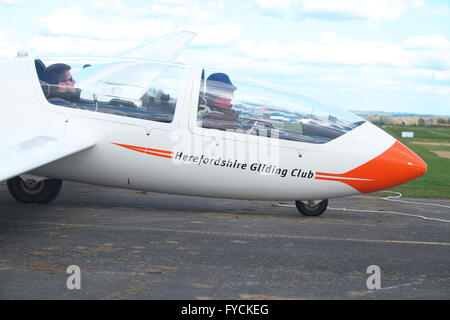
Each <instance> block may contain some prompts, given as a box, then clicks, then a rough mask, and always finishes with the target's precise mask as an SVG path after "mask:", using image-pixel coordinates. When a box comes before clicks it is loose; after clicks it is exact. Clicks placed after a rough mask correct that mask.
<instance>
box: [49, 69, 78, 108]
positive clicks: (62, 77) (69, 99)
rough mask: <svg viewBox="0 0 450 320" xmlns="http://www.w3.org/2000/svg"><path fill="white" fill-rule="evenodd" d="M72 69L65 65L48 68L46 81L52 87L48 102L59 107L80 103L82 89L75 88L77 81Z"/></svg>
mask: <svg viewBox="0 0 450 320" xmlns="http://www.w3.org/2000/svg"><path fill="white" fill-rule="evenodd" d="M70 70H71V67H70V66H69V65H67V64H64V63H55V64H52V65H50V66H48V67H47V69H46V71H45V75H44V80H45V82H47V83H48V84H50V85H51V90H50V92H51V93H50V94H49V96H48V97H47V98H48V101H49V102H51V103H53V104H57V105H71V104H72V103H78V102H80V92H81V90H80V89H76V88H75V83H76V81H75V80H74V79H73V77H72V74H71V73H70Z"/></svg>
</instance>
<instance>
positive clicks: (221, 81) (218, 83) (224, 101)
mask: <svg viewBox="0 0 450 320" xmlns="http://www.w3.org/2000/svg"><path fill="white" fill-rule="evenodd" d="M236 89H237V88H236V87H235V86H234V85H233V84H232V83H231V80H230V78H229V77H228V76H227V75H226V74H225V73H213V74H211V75H210V76H209V77H208V78H207V79H206V93H205V98H206V101H207V106H208V107H209V108H210V109H211V111H215V112H211V113H208V114H206V115H205V117H204V118H206V119H213V120H220V121H230V122H239V116H238V114H237V113H236V111H234V110H233V109H232V107H233V105H232V104H231V100H232V99H233V97H234V91H235V90H236Z"/></svg>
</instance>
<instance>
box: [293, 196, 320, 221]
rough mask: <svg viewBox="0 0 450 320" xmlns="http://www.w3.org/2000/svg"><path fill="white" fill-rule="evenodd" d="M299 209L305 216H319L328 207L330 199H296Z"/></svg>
mask: <svg viewBox="0 0 450 320" xmlns="http://www.w3.org/2000/svg"><path fill="white" fill-rule="evenodd" d="M295 206H296V207H297V210H298V211H300V213H301V214H302V215H304V216H309V217H317V216H320V215H321V214H322V213H324V212H325V210H327V208H328V199H325V200H307V201H295Z"/></svg>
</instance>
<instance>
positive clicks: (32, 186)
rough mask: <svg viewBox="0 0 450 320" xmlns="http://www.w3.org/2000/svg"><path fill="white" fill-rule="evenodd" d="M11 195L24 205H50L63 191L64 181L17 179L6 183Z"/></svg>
mask: <svg viewBox="0 0 450 320" xmlns="http://www.w3.org/2000/svg"><path fill="white" fill-rule="evenodd" d="M6 184H7V186H8V190H9V193H11V195H12V196H13V197H14V199H16V200H17V201H19V202H23V203H36V202H37V203H49V202H50V201H52V200H54V199H55V198H56V197H57V196H58V194H59V191H61V186H62V180H59V179H46V180H42V181H36V180H34V179H26V180H24V179H22V178H21V177H15V178H12V179H9V180H8V181H7V182H6Z"/></svg>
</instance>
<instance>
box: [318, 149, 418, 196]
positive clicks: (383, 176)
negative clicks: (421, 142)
mask: <svg viewBox="0 0 450 320" xmlns="http://www.w3.org/2000/svg"><path fill="white" fill-rule="evenodd" d="M426 172H427V164H426V163H425V162H424V161H423V160H422V159H421V158H420V157H419V156H417V155H416V154H415V153H414V152H412V151H411V150H410V149H409V148H407V147H406V146H405V145H404V144H402V143H401V142H399V141H396V142H395V143H394V144H393V145H392V146H391V147H390V148H389V149H388V150H386V151H385V152H384V153H382V154H380V155H379V156H378V157H376V158H374V159H372V160H371V161H369V162H367V163H365V164H363V165H362V166H359V167H357V168H355V169H353V170H351V171H348V172H346V173H343V174H330V173H321V172H317V173H316V175H317V176H316V179H319V180H331V181H339V182H343V183H346V184H348V185H350V186H351V187H353V188H355V189H356V190H358V191H359V192H362V193H366V192H374V191H378V190H383V189H387V188H391V187H395V186H398V185H400V184H403V183H406V182H408V181H411V180H413V179H415V178H418V177H420V176H421V175H423V174H425V173H426Z"/></svg>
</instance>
